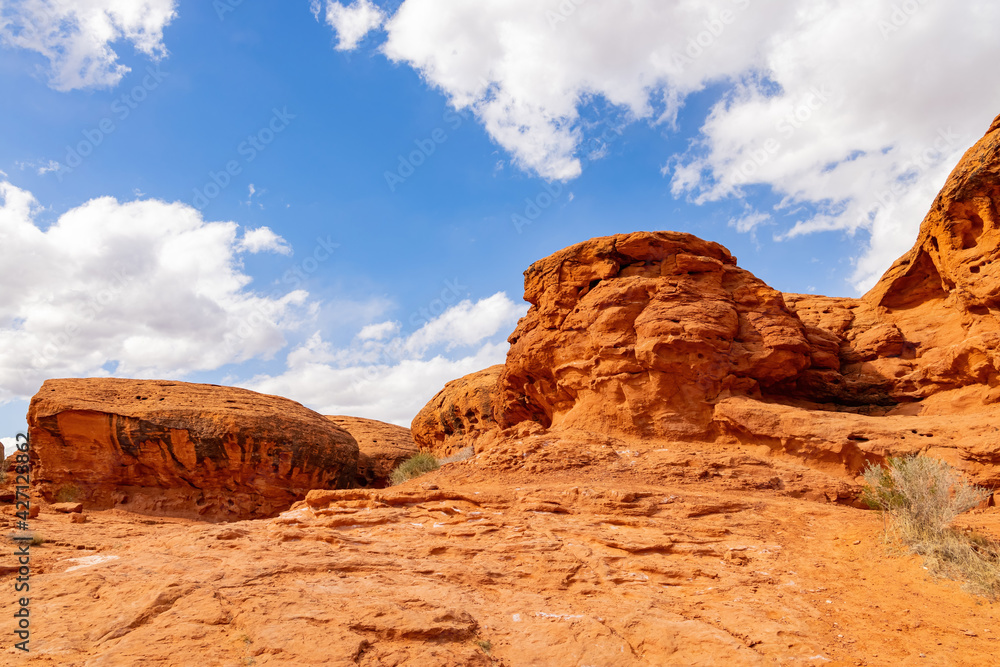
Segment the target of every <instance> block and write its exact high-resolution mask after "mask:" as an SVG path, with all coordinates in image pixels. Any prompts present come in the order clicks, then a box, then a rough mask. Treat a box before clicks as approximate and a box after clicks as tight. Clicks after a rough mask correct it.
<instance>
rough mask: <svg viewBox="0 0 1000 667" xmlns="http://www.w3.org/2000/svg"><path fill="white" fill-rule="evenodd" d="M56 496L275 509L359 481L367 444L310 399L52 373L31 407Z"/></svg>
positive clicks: (38, 473) (210, 508)
mask: <svg viewBox="0 0 1000 667" xmlns="http://www.w3.org/2000/svg"><path fill="white" fill-rule="evenodd" d="M28 427H29V437H30V438H31V443H32V450H33V452H34V453H35V454H36V455H37V458H38V462H39V463H38V467H37V468H36V469H35V470H34V471H33V477H34V480H35V481H36V482H37V484H38V490H39V491H40V493H41V494H42V496H43V497H44V498H45V499H46V500H50V501H52V500H55V501H82V502H83V503H84V504H85V505H86V506H88V507H96V508H109V507H115V506H118V507H121V508H123V509H129V510H131V511H138V512H149V513H156V514H166V515H177V516H201V517H203V518H208V519H214V520H219V519H242V518H249V517H259V516H269V515H273V514H275V513H276V512H279V511H282V510H284V509H286V508H287V507H288V506H289V505H291V504H292V503H293V502H295V501H296V500H297V499H299V498H301V497H303V496H304V495H305V493H306V492H308V491H309V490H311V489H317V488H325V489H332V488H340V487H343V486H347V485H349V484H350V483H351V480H352V479H353V476H354V474H355V471H356V469H357V462H358V445H357V442H355V440H354V438H353V437H351V435H350V434H349V433H348V432H346V431H344V430H343V429H341V428H338V427H337V426H336V425H335V424H334V423H333V422H331V421H329V420H328V419H326V418H324V417H323V416H322V415H319V414H317V413H315V412H313V411H311V410H308V409H306V408H305V407H303V406H302V405H300V404H298V403H295V402H294V401H290V400H288V399H285V398H279V397H277V396H267V395H264V394H258V393H256V392H252V391H248V390H245V389H236V388H232V387H218V386H213V385H201V384H189V383H184V382H166V381H156V380H123V379H111V378H95V379H71V380H48V381H46V382H45V384H44V385H42V388H41V389H40V390H39V392H38V393H37V394H36V395H35V397H34V398H33V399H32V401H31V406H30V408H29V410H28Z"/></svg>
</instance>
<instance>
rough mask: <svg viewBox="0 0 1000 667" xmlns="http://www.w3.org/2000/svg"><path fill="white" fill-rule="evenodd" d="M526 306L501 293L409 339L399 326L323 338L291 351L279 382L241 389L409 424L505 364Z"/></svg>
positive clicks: (467, 304) (455, 309)
mask: <svg viewBox="0 0 1000 667" xmlns="http://www.w3.org/2000/svg"><path fill="white" fill-rule="evenodd" d="M526 310H527V305H526V304H515V303H514V302H513V301H511V300H510V299H509V298H508V297H507V295H506V294H504V293H502V292H500V293H497V294H494V295H493V296H491V297H488V298H486V299H480V300H479V301H477V302H475V303H472V302H471V301H462V302H460V303H458V304H455V305H454V306H451V307H450V308H448V309H446V310H445V311H444V312H442V313H441V314H440V315H438V316H437V317H434V318H432V319H431V320H430V321H428V322H426V323H424V324H423V325H422V326H421V327H420V328H419V329H417V330H416V331H414V332H413V333H411V334H409V335H405V336H404V335H398V333H399V325H398V323H396V322H382V323H377V324H374V325H370V326H367V327H365V328H363V329H362V330H361V332H360V333H359V334H358V335H357V336H356V337H355V341H354V343H353V344H352V345H350V346H349V347H345V348H336V347H334V346H333V345H331V344H330V343H329V342H327V341H325V340H323V337H322V335H321V334H320V333H316V334H315V335H313V336H312V337H311V338H310V339H309V340H308V341H306V342H305V343H304V344H302V345H300V346H298V347H296V348H295V349H294V350H292V351H291V352H290V353H289V354H288V357H287V360H286V364H287V369H286V371H285V372H284V373H282V374H281V375H278V376H266V375H262V376H258V377H255V378H253V379H252V380H250V381H249V382H247V383H245V385H244V386H246V387H248V388H249V389H253V390H255V391H260V392H264V393H268V394H278V395H281V396H288V397H289V398H293V399H295V400H297V401H299V402H301V403H303V404H305V405H308V406H309V407H311V408H312V409H314V410H317V411H319V412H322V413H323V414H349V415H355V416H358V417H369V418H372V419H380V420H383V421H390V422H394V423H397V424H400V425H404V426H409V424H410V421H411V420H412V419H413V417H414V416H415V415H416V414H417V412H419V411H420V409H421V408H423V407H424V405H425V404H426V403H427V401H428V400H430V399H431V398H432V397H433V396H434V394H436V393H437V392H438V391H440V389H441V387H443V386H444V385H445V383H447V382H449V381H451V380H454V379H455V378H458V377H462V376H463V375H468V374H469V373H473V372H475V371H478V370H482V369H483V368H486V367H487V366H492V365H493V364H498V363H503V361H504V359H505V358H506V353H507V349H508V345H507V343H506V340H505V339H506V337H507V336H508V335H509V333H510V332H511V331H512V330H513V328H514V325H515V324H516V323H517V320H518V318H519V317H520V316H522V315H524V313H525V311H526Z"/></svg>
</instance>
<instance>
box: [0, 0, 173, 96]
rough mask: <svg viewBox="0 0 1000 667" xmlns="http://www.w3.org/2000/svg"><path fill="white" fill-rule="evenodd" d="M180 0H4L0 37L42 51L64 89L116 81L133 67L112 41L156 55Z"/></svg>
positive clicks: (56, 84)
mask: <svg viewBox="0 0 1000 667" xmlns="http://www.w3.org/2000/svg"><path fill="white" fill-rule="evenodd" d="M176 15H177V12H176V1H175V0H4V1H3V2H0V41H2V43H3V44H4V45H6V46H8V47H15V48H21V49H28V50H31V51H35V52H36V53H39V54H41V55H42V56H43V57H44V58H45V59H46V60H48V63H49V85H50V86H52V87H53V88H55V89H56V90H60V91H68V90H74V89H78V88H94V87H97V88H100V87H109V86H114V85H115V84H117V83H118V82H119V81H121V78H122V77H123V76H124V75H125V74H127V73H128V72H129V68H128V67H127V66H125V65H123V64H121V63H120V62H118V53H117V52H116V51H115V50H114V49H113V48H112V45H114V44H117V43H119V42H128V43H131V45H132V46H133V47H134V48H135V49H136V50H138V51H140V52H141V53H143V54H145V55H146V56H148V57H150V58H152V59H154V60H156V59H160V58H163V57H164V56H166V53H167V49H166V46H165V45H164V43H163V29H164V28H165V27H166V26H167V25H168V24H169V23H170V21H172V20H173V19H174V17H175V16H176Z"/></svg>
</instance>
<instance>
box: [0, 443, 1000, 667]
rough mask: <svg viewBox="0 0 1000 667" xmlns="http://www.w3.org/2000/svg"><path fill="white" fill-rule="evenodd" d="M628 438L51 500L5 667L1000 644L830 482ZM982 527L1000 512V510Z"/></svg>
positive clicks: (882, 658)
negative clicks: (22, 640)
mask: <svg viewBox="0 0 1000 667" xmlns="http://www.w3.org/2000/svg"><path fill="white" fill-rule="evenodd" d="M622 446H623V443H621V442H619V441H612V440H607V441H604V442H590V443H586V442H581V441H580V440H578V439H573V438H571V437H565V436H563V437H557V438H554V439H553V438H551V437H548V436H546V435H545V434H535V435H528V436H526V437H524V438H519V439H513V440H511V441H510V442H508V443H505V444H498V445H496V446H495V447H494V448H492V449H491V450H489V451H484V452H481V453H479V454H477V455H476V456H475V457H473V458H472V459H470V460H468V461H463V462H458V463H452V464H448V465H446V466H444V467H443V468H442V469H441V470H440V471H438V472H435V473H431V474H429V475H426V476H424V477H421V478H418V479H416V480H413V481H412V482H410V483H408V484H406V485H403V486H399V487H393V488H391V489H383V490H363V489H358V490H343V491H315V492H312V493H311V494H310V495H309V496H308V497H307V500H306V502H302V503H298V504H297V505H296V506H295V507H294V508H293V509H292V510H290V511H287V512H285V513H283V514H282V515H281V516H279V517H277V518H273V519H260V520H248V521H240V522H236V523H229V524H211V523H204V522H198V521H193V520H188V519H178V518H162V517H150V516H143V515H137V514H130V513H128V512H124V511H122V510H117V509H115V510H107V511H96V512H87V513H86V516H87V518H88V520H87V522H86V523H83V524H79V523H71V519H70V515H65V514H55V513H51V512H50V511H47V509H46V510H43V511H42V513H41V514H40V515H39V516H38V517H37V518H36V519H34V520H33V521H32V526H33V528H34V529H35V530H36V532H37V533H38V534H39V535H41V536H43V537H44V538H45V539H46V542H45V543H44V544H42V545H39V546H35V547H33V548H32V569H33V575H32V579H31V586H32V591H31V622H32V625H31V627H32V637H31V648H32V651H31V653H30V654H29V655H23V654H19V652H18V651H16V650H15V649H13V648H7V649H6V650H5V651H4V652H3V653H2V654H0V655H4V656H5V657H4V658H2V661H3V662H4V663H5V664H15V663H16V664H22V663H23V664H48V665H66V666H72V665H79V666H84V665H95V666H96V665H138V664H142V665H153V664H162V665H190V664H198V665H204V666H208V665H227V666H228V665H232V666H236V665H302V664H324V665H367V666H375V665H378V666H389V665H412V666H414V667H416V666H421V667H423V666H428V665H434V666H437V665H484V666H485V665H508V666H510V667H513V666H515V665H516V666H520V665H546V666H548V665H575V666H581V667H582V666H585V665H592V666H595V667H596V666H601V667H605V666H611V665H719V664H731V665H771V664H780V665H794V664H801V665H897V664H907V665H909V664H927V665H970V664H984V663H985V664H989V663H991V662H992V661H993V659H994V658H995V656H996V655H997V654H1000V626H998V624H997V618H998V616H1000V607H998V606H997V605H996V604H993V603H990V602H989V601H986V600H983V599H981V598H977V597H974V596H972V595H970V594H968V593H965V592H963V591H962V590H961V589H960V586H959V585H958V584H956V583H955V582H950V581H943V580H936V579H934V578H932V577H931V576H930V575H929V573H928V572H927V571H926V570H925V569H924V568H923V567H922V565H921V562H920V560H919V559H918V558H916V557H912V556H902V555H892V554H890V553H889V552H888V551H887V548H886V546H885V545H884V544H883V529H882V523H881V520H880V519H879V517H878V515H877V514H875V513H874V512H871V511H867V510H862V509H858V508H855V507H850V506H845V505H843V504H835V503H832V502H829V501H828V500H827V496H829V497H836V491H835V490H834V489H831V488H828V487H829V484H828V478H825V476H821V475H818V474H817V473H815V472H814V471H812V470H810V469H808V468H804V467H801V466H797V465H795V464H794V463H791V462H782V461H776V460H774V459H768V458H761V457H758V456H756V455H755V453H754V452H753V451H750V450H743V449H738V448H734V449H730V450H727V451H723V452H720V451H707V450H698V449H697V448H693V447H691V446H686V445H677V444H674V445H671V444H670V443H659V444H656V443H646V444H645V446H641V445H640V443H631V447H626V448H622ZM551 460H559V461H561V462H562V464H561V465H558V466H552V465H550V463H549V462H550V461H551ZM824 484H826V486H824ZM803 496H810V497H812V498H814V499H813V500H808V499H805V498H804V497H803ZM821 498H822V500H820V499H821ZM969 520H970V521H971V522H973V523H975V524H977V525H979V526H983V525H992V526H994V527H995V526H997V525H998V524H1000V512H998V511H997V509H996V508H990V509H989V510H986V511H983V512H979V513H977V514H975V515H972V516H971V517H970V518H969ZM990 522H992V524H991V523H990ZM8 523H9V524H10V520H9V519H8ZM13 576H14V575H12V574H8V575H5V576H4V577H3V579H4V583H5V584H11V583H12V580H13ZM5 587H8V586H5ZM13 597H14V596H13V594H11V595H8V596H6V597H5V598H4V609H3V612H2V614H3V616H4V617H5V618H10V617H11V614H12V613H13V610H14V609H15V607H14V604H13V599H12V598H13ZM5 643H6V644H7V645H8V646H9V645H10V642H5Z"/></svg>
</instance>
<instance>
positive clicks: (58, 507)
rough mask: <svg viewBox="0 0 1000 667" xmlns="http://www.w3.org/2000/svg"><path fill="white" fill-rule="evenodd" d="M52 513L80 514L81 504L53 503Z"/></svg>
mask: <svg viewBox="0 0 1000 667" xmlns="http://www.w3.org/2000/svg"><path fill="white" fill-rule="evenodd" d="M52 511H53V512H59V513H60V514H72V513H74V512H75V513H80V512H82V511H83V503H55V504H53V505H52Z"/></svg>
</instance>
